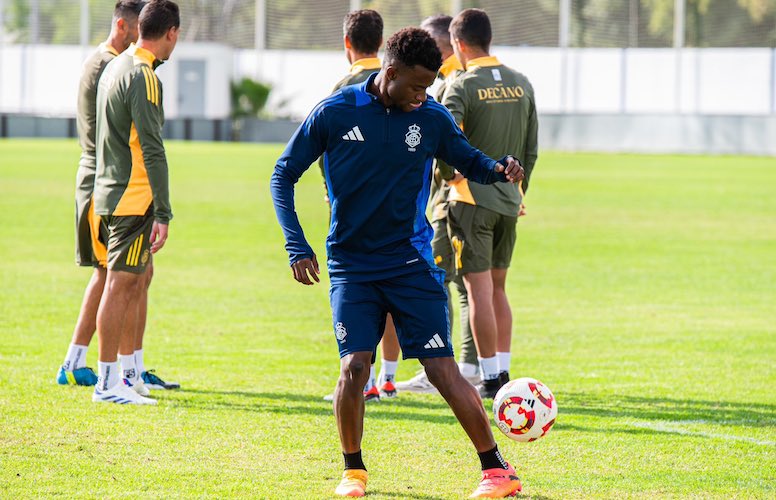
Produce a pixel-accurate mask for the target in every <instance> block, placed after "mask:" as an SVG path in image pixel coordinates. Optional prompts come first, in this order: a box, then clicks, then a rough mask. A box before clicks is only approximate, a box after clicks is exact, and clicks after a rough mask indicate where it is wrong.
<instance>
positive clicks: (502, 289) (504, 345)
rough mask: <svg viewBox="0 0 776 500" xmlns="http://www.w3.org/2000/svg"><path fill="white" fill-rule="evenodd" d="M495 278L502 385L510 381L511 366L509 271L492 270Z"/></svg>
mask: <svg viewBox="0 0 776 500" xmlns="http://www.w3.org/2000/svg"><path fill="white" fill-rule="evenodd" d="M491 276H492V277H493V312H494V314H495V316H496V329H497V331H498V337H497V339H496V358H497V360H498V371H499V379H500V383H501V385H504V384H505V383H507V382H508V381H509V365H510V362H511V357H512V356H511V350H512V349H511V346H512V308H511V307H510V306H509V299H508V298H507V292H506V281H507V270H506V269H492V270H491Z"/></svg>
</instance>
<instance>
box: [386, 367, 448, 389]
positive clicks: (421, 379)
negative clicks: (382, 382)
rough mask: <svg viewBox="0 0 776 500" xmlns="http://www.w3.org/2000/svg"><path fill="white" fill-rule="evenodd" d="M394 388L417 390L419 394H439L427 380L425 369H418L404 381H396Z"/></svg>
mask: <svg viewBox="0 0 776 500" xmlns="http://www.w3.org/2000/svg"><path fill="white" fill-rule="evenodd" d="M396 390H397V391H399V392H402V391H407V392H417V393H420V394H439V391H438V390H437V388H436V387H434V385H433V384H432V383H431V382H429V381H428V377H427V376H426V372H425V370H422V369H421V370H420V371H419V372H418V374H417V375H415V376H414V377H412V378H411V379H409V380H407V381H405V382H396Z"/></svg>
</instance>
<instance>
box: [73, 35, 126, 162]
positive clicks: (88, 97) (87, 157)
mask: <svg viewBox="0 0 776 500" xmlns="http://www.w3.org/2000/svg"><path fill="white" fill-rule="evenodd" d="M117 55H119V53H118V52H117V51H116V49H114V48H113V47H111V46H110V45H108V44H107V43H101V44H100V45H99V47H97V50H96V51H94V53H93V54H92V55H91V56H89V58H88V59H87V60H86V61H84V64H83V67H82V69H81V82H80V83H79V85H78V108H77V111H76V125H77V127H78V142H79V144H80V145H81V161H80V162H79V166H81V167H83V168H87V169H89V170H91V171H92V175H94V170H95V169H96V168H97V162H96V160H95V155H96V151H95V150H96V148H95V146H94V135H95V130H96V121H97V82H98V81H99V80H100V76H102V72H103V70H104V69H105V66H107V65H108V63H109V62H111V61H112V60H113V58H114V57H116V56H117Z"/></svg>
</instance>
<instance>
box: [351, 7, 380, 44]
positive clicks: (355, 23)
mask: <svg viewBox="0 0 776 500" xmlns="http://www.w3.org/2000/svg"><path fill="white" fill-rule="evenodd" d="M342 32H343V33H344V34H345V36H346V37H348V39H349V40H350V44H351V45H352V46H353V48H354V49H356V50H357V51H358V52H361V53H362V54H374V53H375V52H377V51H378V50H379V49H380V44H381V43H383V18H382V16H380V14H379V13H378V12H377V11H376V10H370V9H362V10H354V11H353V12H348V13H347V15H345V20H344V21H343V22H342Z"/></svg>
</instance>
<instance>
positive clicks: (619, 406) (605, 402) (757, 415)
mask: <svg viewBox="0 0 776 500" xmlns="http://www.w3.org/2000/svg"><path fill="white" fill-rule="evenodd" d="M558 405H559V408H560V412H561V414H567V415H590V416H595V417H604V418H617V419H628V418H630V419H638V420H657V421H664V422H665V421H674V422H682V421H686V422H688V423H691V422H693V421H698V422H699V423H700V422H702V423H709V424H718V425H741V426H748V427H774V426H776V405H772V404H765V403H756V402H745V403H737V402H736V403H733V402H725V401H704V400H694V399H672V398H664V397H652V398H651V397H644V396H641V397H636V396H622V395H611V396H599V395H590V394H585V393H566V394H558Z"/></svg>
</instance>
